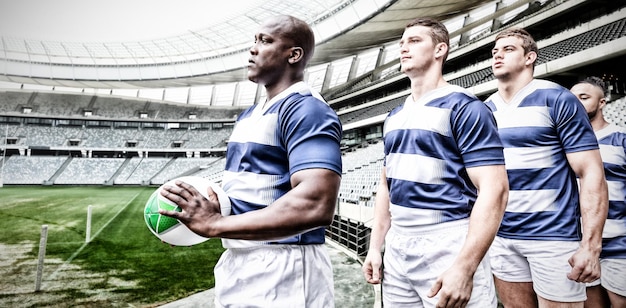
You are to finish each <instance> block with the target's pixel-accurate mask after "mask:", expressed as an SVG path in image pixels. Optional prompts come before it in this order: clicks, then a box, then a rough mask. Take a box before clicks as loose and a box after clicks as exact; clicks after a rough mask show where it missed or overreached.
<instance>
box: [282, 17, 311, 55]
mask: <svg viewBox="0 0 626 308" xmlns="http://www.w3.org/2000/svg"><path fill="white" fill-rule="evenodd" d="M276 18H277V20H280V21H281V22H283V23H285V24H286V25H289V26H288V27H284V28H282V29H281V32H280V34H281V35H282V36H283V37H284V38H286V39H289V40H290V41H291V42H292V43H293V44H294V45H295V46H298V47H301V48H302V50H303V51H304V58H303V62H302V65H303V66H306V64H307V63H308V62H309V60H311V58H312V57H313V53H314V52H315V35H314V33H313V29H311V27H310V26H309V24H307V23H306V22H305V21H304V20H301V19H298V18H296V17H293V16H290V15H279V16H277V17H276Z"/></svg>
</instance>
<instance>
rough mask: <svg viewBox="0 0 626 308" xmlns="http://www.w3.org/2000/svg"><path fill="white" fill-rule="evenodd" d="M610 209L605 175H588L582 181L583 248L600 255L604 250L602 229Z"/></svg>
mask: <svg viewBox="0 0 626 308" xmlns="http://www.w3.org/2000/svg"><path fill="white" fill-rule="evenodd" d="M608 208H609V201H608V190H607V184H606V181H605V180H604V175H603V174H602V175H595V176H591V175H587V176H585V177H584V178H581V179H580V214H581V218H582V228H583V230H582V233H583V235H582V240H581V248H585V249H588V250H590V251H592V252H594V253H597V254H599V253H600V251H601V250H602V229H603V228H604V223H605V221H606V217H607V213H608Z"/></svg>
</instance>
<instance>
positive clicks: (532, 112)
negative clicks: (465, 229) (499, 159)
mask: <svg viewBox="0 0 626 308" xmlns="http://www.w3.org/2000/svg"><path fill="white" fill-rule="evenodd" d="M485 103H486V104H487V106H489V108H491V110H492V111H493V112H494V116H495V117H496V121H497V122H498V128H499V133H500V138H501V139H502V143H503V145H504V157H505V160H506V169H507V173H508V178H509V202H508V204H507V208H506V212H505V214H504V218H503V220H502V225H501V226H500V230H499V231H498V236H501V237H505V238H513V239H528V240H568V241H577V240H580V235H581V230H580V223H579V222H580V203H579V193H578V185H577V182H576V174H575V173H574V172H573V170H572V169H571V168H570V166H569V164H568V162H567V157H566V154H567V153H574V152H579V151H586V150H593V149H597V148H598V141H597V140H596V137H595V135H594V133H593V129H592V128H591V124H590V123H589V118H588V117H587V113H586V112H585V109H584V107H583V106H582V104H581V103H580V101H579V100H578V99H577V98H576V96H574V95H573V94H572V93H571V92H570V91H568V90H567V89H565V88H563V87H561V86H560V85H558V84H556V83H553V82H550V81H546V80H533V81H531V82H530V83H529V84H528V85H526V86H525V87H524V88H523V89H521V90H520V91H519V92H518V93H517V94H516V95H515V97H514V98H513V99H512V100H511V102H509V103H508V104H507V103H505V102H504V101H503V100H502V98H501V97H500V95H499V94H498V93H497V92H496V93H494V94H493V95H491V96H490V97H489V98H488V99H487V100H486V101H485Z"/></svg>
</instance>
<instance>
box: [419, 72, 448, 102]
mask: <svg viewBox="0 0 626 308" xmlns="http://www.w3.org/2000/svg"><path fill="white" fill-rule="evenodd" d="M433 77H434V78H427V77H426V76H423V77H413V78H411V97H412V98H413V100H414V101H417V100H418V99H420V98H421V97H422V96H423V95H424V94H426V93H428V92H430V91H432V90H434V89H437V88H441V87H445V86H447V85H448V83H447V82H446V81H445V80H444V79H443V77H442V76H441V75H437V76H433Z"/></svg>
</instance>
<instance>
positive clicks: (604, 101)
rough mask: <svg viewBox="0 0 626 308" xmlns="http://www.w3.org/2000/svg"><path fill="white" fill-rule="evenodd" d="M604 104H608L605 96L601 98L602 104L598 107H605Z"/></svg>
mask: <svg viewBox="0 0 626 308" xmlns="http://www.w3.org/2000/svg"><path fill="white" fill-rule="evenodd" d="M604 106H606V98H605V97H603V98H601V99H600V104H598V107H599V108H600V109H602V108H604Z"/></svg>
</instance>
